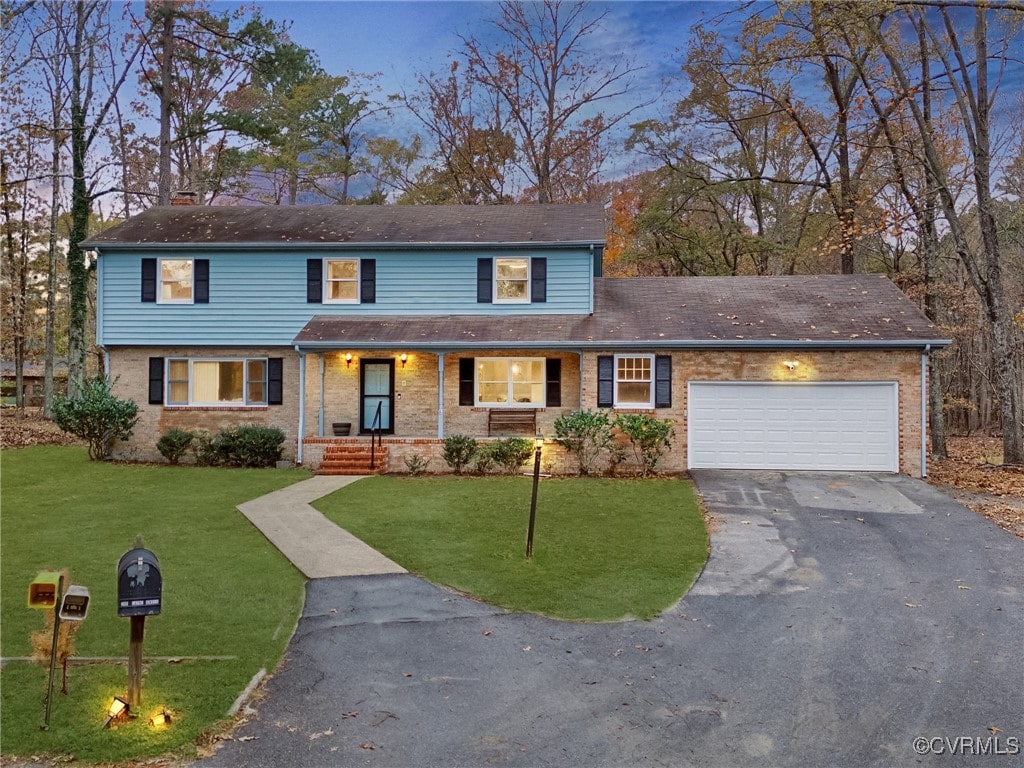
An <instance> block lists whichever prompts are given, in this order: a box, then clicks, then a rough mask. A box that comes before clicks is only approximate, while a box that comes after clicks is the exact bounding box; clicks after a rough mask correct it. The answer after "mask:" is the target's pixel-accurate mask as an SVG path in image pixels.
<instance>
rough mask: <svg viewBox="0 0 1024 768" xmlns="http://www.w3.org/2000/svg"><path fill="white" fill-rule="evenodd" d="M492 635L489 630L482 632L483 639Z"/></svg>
mask: <svg viewBox="0 0 1024 768" xmlns="http://www.w3.org/2000/svg"><path fill="white" fill-rule="evenodd" d="M492 634H493V633H492V632H491V630H489V629H485V630H484V637H490V636H491V635H492Z"/></svg>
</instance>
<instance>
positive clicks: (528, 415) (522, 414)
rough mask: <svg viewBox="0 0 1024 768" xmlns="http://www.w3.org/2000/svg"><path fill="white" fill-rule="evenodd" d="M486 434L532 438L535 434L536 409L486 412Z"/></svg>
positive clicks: (508, 409)
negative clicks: (527, 436)
mask: <svg viewBox="0 0 1024 768" xmlns="http://www.w3.org/2000/svg"><path fill="white" fill-rule="evenodd" d="M487 434H488V436H493V435H529V436H530V437H533V436H534V435H536V434H537V409H536V408H492V409H491V410H489V411H488V412H487Z"/></svg>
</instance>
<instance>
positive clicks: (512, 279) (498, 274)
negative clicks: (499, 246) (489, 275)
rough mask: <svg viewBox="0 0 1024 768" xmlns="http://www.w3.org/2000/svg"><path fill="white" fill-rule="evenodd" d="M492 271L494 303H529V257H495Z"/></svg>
mask: <svg viewBox="0 0 1024 768" xmlns="http://www.w3.org/2000/svg"><path fill="white" fill-rule="evenodd" d="M494 272H495V274H494V301H495V303H501V302H505V303H509V304H515V303H523V304H526V303H529V301H530V260H529V259H495V260H494Z"/></svg>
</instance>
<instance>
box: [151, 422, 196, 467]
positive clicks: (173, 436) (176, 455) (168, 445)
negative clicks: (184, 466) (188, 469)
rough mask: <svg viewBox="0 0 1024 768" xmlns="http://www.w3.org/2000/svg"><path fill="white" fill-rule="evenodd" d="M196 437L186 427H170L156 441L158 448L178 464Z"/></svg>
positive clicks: (172, 462)
mask: <svg viewBox="0 0 1024 768" xmlns="http://www.w3.org/2000/svg"><path fill="white" fill-rule="evenodd" d="M194 437H195V435H193V434H192V433H191V432H188V431H186V430H184V429H170V430H168V431H167V432H165V433H164V434H163V435H161V436H160V439H159V440H157V441H156V449H157V450H158V451H160V455H161V456H163V457H164V458H165V459H167V461H169V462H170V463H171V464H177V463H178V462H179V461H180V460H181V457H182V456H184V455H185V451H187V450H188V449H189V447H190V446H191V445H192V439H193V438H194Z"/></svg>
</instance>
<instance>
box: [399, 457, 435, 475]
mask: <svg viewBox="0 0 1024 768" xmlns="http://www.w3.org/2000/svg"><path fill="white" fill-rule="evenodd" d="M429 464H430V462H429V461H427V460H426V459H425V458H423V457H422V456H420V455H419V454H418V453H414V454H413V455H412V456H406V457H405V468H406V469H407V470H409V474H410V475H412V476H413V477H419V476H420V475H422V474H423V473H424V472H426V471H427V466H428V465H429Z"/></svg>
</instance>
